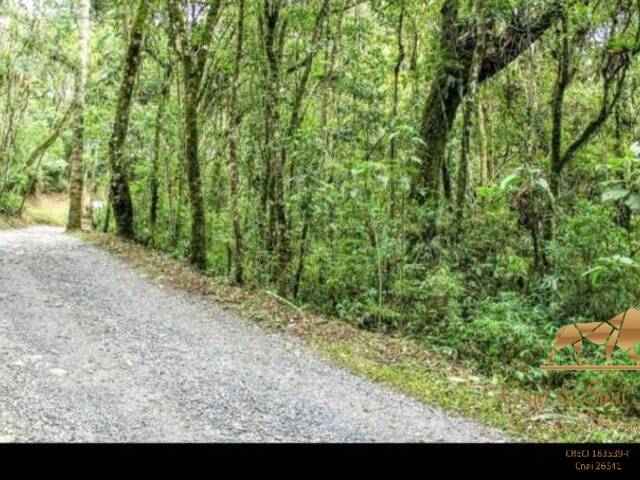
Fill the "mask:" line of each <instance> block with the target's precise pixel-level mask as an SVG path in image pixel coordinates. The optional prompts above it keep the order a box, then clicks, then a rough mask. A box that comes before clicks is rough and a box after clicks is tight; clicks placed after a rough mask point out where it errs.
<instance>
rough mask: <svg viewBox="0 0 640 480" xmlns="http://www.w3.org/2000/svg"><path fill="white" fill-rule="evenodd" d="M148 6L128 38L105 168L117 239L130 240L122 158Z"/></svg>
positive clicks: (130, 213)
mask: <svg viewBox="0 0 640 480" xmlns="http://www.w3.org/2000/svg"><path fill="white" fill-rule="evenodd" d="M150 7H151V2H148V1H146V0H140V2H139V3H138V9H137V11H136V15H135V19H134V21H133V26H132V27H131V33H130V37H129V45H128V47H127V52H126V55H125V59H124V64H123V68H122V80H121V83H120V91H119V94H118V103H117V106H116V115H115V120H114V123H113V133H112V135H111V140H110V141H109V164H110V166H111V204H112V206H113V216H114V217H115V220H116V225H117V233H118V235H120V236H122V237H125V238H133V236H134V231H133V203H132V201H131V192H130V191H129V181H128V178H127V176H128V175H127V173H128V172H127V168H126V166H125V164H124V162H123V158H122V154H123V148H124V144H125V140H126V138H127V131H128V129H129V113H130V111H131V100H132V97H133V89H134V87H135V82H136V78H137V76H138V70H139V68H140V63H141V48H142V41H143V39H144V32H145V28H146V24H147V20H148V18H149V13H150Z"/></svg>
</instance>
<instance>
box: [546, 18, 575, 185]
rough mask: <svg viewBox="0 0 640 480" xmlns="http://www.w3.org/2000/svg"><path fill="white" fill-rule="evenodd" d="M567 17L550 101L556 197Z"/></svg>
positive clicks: (566, 68)
mask: <svg viewBox="0 0 640 480" xmlns="http://www.w3.org/2000/svg"><path fill="white" fill-rule="evenodd" d="M567 21H568V20H567V16H566V14H563V16H562V22H561V29H560V32H559V35H560V48H559V52H558V67H557V75H556V84H555V88H554V91H553V101H552V124H553V126H552V131H551V179H550V180H551V183H550V186H551V192H552V193H553V194H554V195H558V190H559V182H560V172H561V171H562V118H563V117H562V110H563V106H564V93H565V91H566V89H567V87H568V86H569V64H570V58H569V55H570V50H569V33H568V25H567Z"/></svg>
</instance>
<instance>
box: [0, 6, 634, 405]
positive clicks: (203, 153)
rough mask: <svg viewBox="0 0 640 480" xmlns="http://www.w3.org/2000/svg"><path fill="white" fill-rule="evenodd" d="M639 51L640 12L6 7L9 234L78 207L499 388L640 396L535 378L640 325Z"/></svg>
mask: <svg viewBox="0 0 640 480" xmlns="http://www.w3.org/2000/svg"><path fill="white" fill-rule="evenodd" d="M639 54H640V1H639V0H607V1H605V0H564V1H560V0H539V1H533V0H139V1H138V0H0V214H2V215H3V216H6V217H20V216H21V215H22V214H23V210H24V208H25V204H26V203H28V201H29V198H31V197H33V196H37V195H41V194H51V193H56V194H65V195H68V197H69V209H68V215H67V212H66V211H65V218H64V223H65V225H66V228H67V230H70V231H72V230H79V229H81V228H85V229H89V228H91V229H93V230H95V231H100V232H108V233H112V234H115V235H117V236H118V237H121V238H123V239H126V240H130V241H133V242H136V243H137V244H140V245H144V246H146V247H148V248H151V249H155V250H158V251H161V252H164V253H166V254H168V255H170V256H172V257H174V258H175V259H178V260H183V261H185V262H188V263H189V264H190V265H191V266H192V267H193V268H194V269H196V270H197V271H199V272H201V273H202V274H204V275H206V276H209V277H214V278H216V279H219V280H221V281H223V282H225V283H228V284H232V285H239V286H243V287H244V288H247V289H267V290H269V291H271V292H273V294H274V295H277V297H278V298H279V299H281V300H282V301H284V302H287V304H290V305H294V306H296V307H298V308H304V309H309V310H311V311H313V312H316V313H317V314H321V315H325V316H327V317H331V318H334V319H338V320H340V321H342V322H346V323H348V324H350V325H353V326H356V327H358V328H360V329H363V330H366V331H372V332H376V333H380V334H384V335H389V336H393V337H403V338H410V339H412V341H414V342H416V343H417V344H418V345H420V347H421V348H423V349H425V351H432V352H437V354H438V355H442V356H444V357H445V358H448V359H450V360H451V361H455V362H459V363H461V364H463V365H467V366H469V367H470V368H472V369H473V371H475V372H478V374H480V375H484V376H488V377H491V376H496V377H499V378H501V379H503V380H504V381H509V382H515V383H517V384H518V385H520V386H522V387H523V388H526V389H530V390H532V391H537V390H544V389H550V388H555V387H558V386H560V385H562V383H563V382H564V381H566V380H568V379H569V380H572V381H574V382H577V384H578V385H579V386H580V388H587V387H588V386H589V385H590V384H591V383H592V382H593V381H594V380H597V381H598V388H600V389H602V390H603V391H605V390H607V389H609V390H610V389H614V388H618V387H619V388H622V387H625V386H626V387H628V388H630V389H631V391H635V390H637V389H638V387H640V379H638V377H637V376H635V375H634V374H633V372H609V373H607V374H605V375H602V374H600V372H548V371H543V370H541V369H540V368H539V367H540V365H541V364H542V363H544V361H545V359H546V358H547V355H548V353H549V349H550V348H551V346H552V344H553V339H554V336H555V335H556V332H557V331H558V328H559V327H561V326H562V325H568V324H576V323H580V322H604V321H606V320H609V319H610V318H612V317H614V315H617V314H618V313H620V312H622V311H624V310H625V309H628V308H630V307H633V306H638V305H640V302H639V298H640V259H639V258H638V254H639V253H640V241H639V238H638V233H639V228H640V225H639V222H638V219H639V218H640V215H638V214H639V213H640V123H639V121H638V120H639V115H640V63H639V61H638V56H639ZM591 347H593V348H591ZM583 356H585V357H588V356H591V357H590V358H591V360H590V361H592V362H603V361H604V350H602V349H597V348H595V346H594V345H586V344H585V351H584V352H583ZM555 361H556V362H561V361H563V362H574V359H573V353H572V352H571V351H570V350H569V349H565V350H562V351H559V352H558V354H557V356H556V360H555ZM613 362H614V363H618V364H629V363H633V361H632V360H631V357H630V356H629V355H628V354H627V353H625V352H624V351H621V350H617V351H616V352H614V354H613ZM611 409H612V412H613V413H612V415H620V414H623V415H628V416H632V417H633V416H638V415H640V410H638V407H637V403H634V402H629V403H627V404H625V405H622V406H620V405H618V406H613V407H611Z"/></svg>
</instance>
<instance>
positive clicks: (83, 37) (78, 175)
mask: <svg viewBox="0 0 640 480" xmlns="http://www.w3.org/2000/svg"><path fill="white" fill-rule="evenodd" d="M90 8H91V5H90V1H89V0H78V31H79V36H80V42H79V43H80V45H79V47H80V48H79V55H78V65H77V68H76V84H75V92H74V98H73V102H74V121H73V145H72V150H71V157H70V158H69V171H70V175H69V218H68V219H67V230H79V229H80V228H82V190H83V154H84V103H85V90H86V82H87V71H88V65H89V28H90V26H89V14H90Z"/></svg>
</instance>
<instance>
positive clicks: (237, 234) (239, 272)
mask: <svg viewBox="0 0 640 480" xmlns="http://www.w3.org/2000/svg"><path fill="white" fill-rule="evenodd" d="M236 28H237V30H238V31H237V34H236V57H235V63H234V66H233V85H232V86H231V104H230V106H229V110H230V117H231V132H230V136H229V170H230V172H229V173H230V178H229V193H230V196H231V223H232V224H233V237H234V241H235V246H234V249H233V260H234V264H235V281H236V283H237V284H239V285H242V283H243V282H244V248H243V242H242V223H241V220H240V211H239V208H238V197H239V194H238V186H239V182H240V180H239V172H238V139H239V137H240V114H239V111H238V90H239V88H240V67H241V64H242V47H243V42H244V39H243V36H244V0H239V5H238V25H237V27H236Z"/></svg>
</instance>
